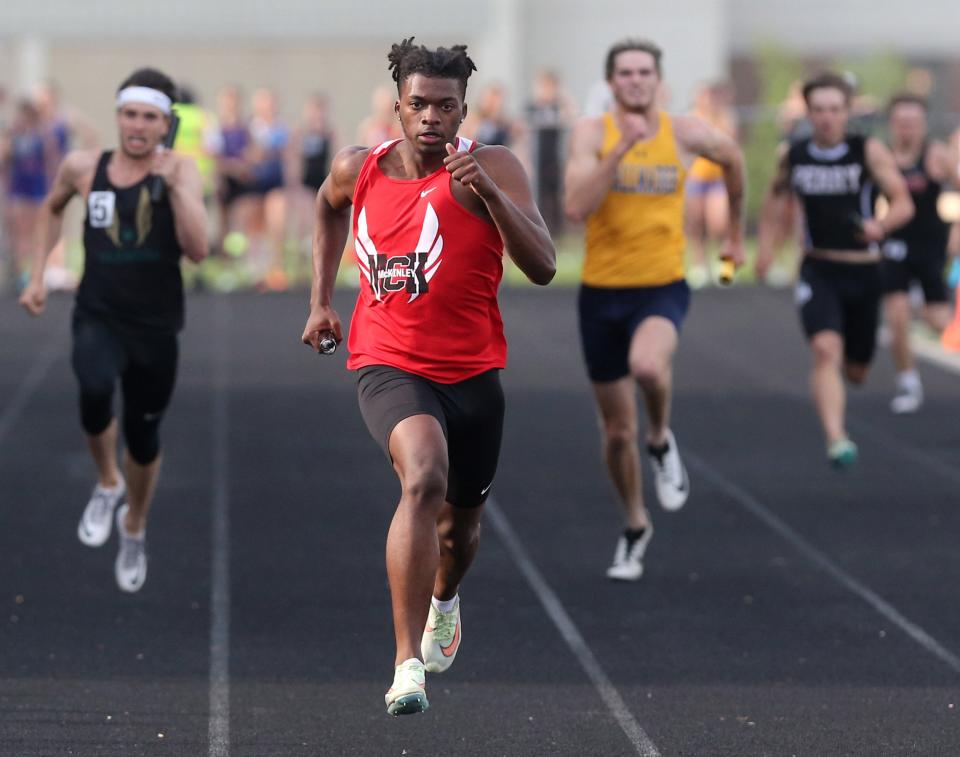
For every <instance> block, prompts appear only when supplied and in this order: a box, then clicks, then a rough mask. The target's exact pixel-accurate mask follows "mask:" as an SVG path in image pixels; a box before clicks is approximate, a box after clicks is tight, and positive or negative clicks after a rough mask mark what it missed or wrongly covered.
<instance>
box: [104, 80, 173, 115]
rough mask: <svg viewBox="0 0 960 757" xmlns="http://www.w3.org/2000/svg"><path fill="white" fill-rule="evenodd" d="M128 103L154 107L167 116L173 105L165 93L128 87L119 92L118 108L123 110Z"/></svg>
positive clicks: (157, 90) (144, 88) (147, 88)
mask: <svg viewBox="0 0 960 757" xmlns="http://www.w3.org/2000/svg"><path fill="white" fill-rule="evenodd" d="M128 103H141V104H143V105H152V106H153V107H154V108H157V109H158V110H161V111H163V113H164V115H167V116H169V115H170V107H171V105H173V103H172V101H171V100H170V98H169V97H167V96H166V95H165V94H163V92H161V91H160V90H159V89H152V88H150V87H126V88H125V89H121V90H120V91H119V92H117V107H118V108H122V107H123V106H124V105H126V104H128Z"/></svg>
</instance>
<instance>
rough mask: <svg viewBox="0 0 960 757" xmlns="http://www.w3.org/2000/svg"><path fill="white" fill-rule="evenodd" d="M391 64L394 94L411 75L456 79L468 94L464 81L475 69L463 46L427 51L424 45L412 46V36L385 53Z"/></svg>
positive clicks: (465, 81)
mask: <svg viewBox="0 0 960 757" xmlns="http://www.w3.org/2000/svg"><path fill="white" fill-rule="evenodd" d="M387 60H388V61H390V66H389V68H390V71H391V72H392V74H393V80H394V81H395V82H396V83H397V92H399V91H400V85H401V84H402V83H403V81H404V80H405V79H406V78H407V77H408V76H410V75H411V74H423V75H424V76H432V77H435V78H438V79H457V80H458V81H459V82H460V84H461V85H462V87H463V93H464V95H466V93H467V79H469V78H470V73H471V72H473V71H476V70H477V67H476V66H475V65H474V64H473V61H472V60H470V56H469V55H467V46H466V45H454V46H453V47H451V48H449V49H447V48H446V47H438V48H437V49H436V50H428V49H427V48H426V47H424V46H423V45H415V44H413V37H410V39H405V40H403V42H401V43H400V44H399V45H393V47H391V48H390V52H389V53H387Z"/></svg>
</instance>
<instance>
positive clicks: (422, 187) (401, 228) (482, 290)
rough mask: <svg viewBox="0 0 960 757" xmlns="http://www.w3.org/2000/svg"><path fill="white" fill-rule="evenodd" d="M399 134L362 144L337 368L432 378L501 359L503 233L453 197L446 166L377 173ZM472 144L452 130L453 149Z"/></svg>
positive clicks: (445, 378)
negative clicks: (343, 356)
mask: <svg viewBox="0 0 960 757" xmlns="http://www.w3.org/2000/svg"><path fill="white" fill-rule="evenodd" d="M399 141H400V140H394V141H392V142H384V143H383V144H382V145H380V146H379V147H377V148H376V149H374V150H371V151H370V155H369V156H367V159H366V161H365V162H364V164H363V168H361V169H360V175H359V176H358V177H357V187H356V190H355V192H354V195H353V206H354V215H353V235H354V241H355V246H356V254H357V266H358V267H359V269H360V296H359V297H358V298H357V305H356V308H355V309H354V312H353V321H352V323H351V325H350V336H349V339H348V341H347V345H348V347H349V349H350V357H349V359H348V360H347V368H349V369H351V370H356V369H358V368H363V367H364V366H368V365H389V366H393V367H394V368H399V369H400V370H403V371H408V372H409V373H413V374H416V375H418V376H423V377H424V378H428V379H430V380H432V381H436V382H438V383H442V384H452V383H456V382H458V381H464V380H465V379H468V378H470V377H471V376H476V375H477V374H479V373H483V372H484V371H488V370H490V369H492V368H503V367H504V366H505V365H506V362H507V342H506V339H504V336H503V321H502V320H501V318H500V309H499V307H498V305H497V288H498V287H499V285H500V279H501V278H502V276H503V240H502V239H501V238H500V234H499V232H498V231H497V229H496V227H495V226H494V225H493V224H492V223H489V222H488V221H484V220H483V219H481V218H478V217H477V216H475V215H474V214H473V213H471V212H470V211H469V210H467V209H466V208H465V207H463V206H462V205H461V204H460V203H459V202H457V201H456V200H455V199H454V197H453V192H452V191H451V189H450V182H451V181H452V179H451V178H450V174H449V173H448V172H447V169H446V167H441V168H439V169H438V170H437V171H435V172H434V173H432V174H430V175H429V176H427V177H425V178H423V179H413V180H405V179H394V178H391V177H389V176H387V175H386V174H384V173H383V171H381V170H380V166H379V160H380V158H382V157H383V156H384V155H386V154H387V153H388V152H389V151H390V150H391V149H393V148H394V147H395V146H396V145H397V143H398V142H399ZM474 146H475V145H474V143H473V142H472V141H470V140H467V139H459V138H458V141H457V147H458V149H459V150H461V151H463V150H466V151H471V150H472V149H473V148H474Z"/></svg>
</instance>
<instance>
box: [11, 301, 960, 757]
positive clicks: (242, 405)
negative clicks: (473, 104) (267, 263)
mask: <svg viewBox="0 0 960 757" xmlns="http://www.w3.org/2000/svg"><path fill="white" fill-rule="evenodd" d="M351 303H352V295H351V294H350V293H345V294H344V295H343V296H342V297H341V298H340V300H339V307H340V312H341V313H342V314H343V315H344V316H347V315H348V314H349V312H350V309H351ZM574 303H575V293H574V291H573V290H569V289H567V290H564V289H553V290H538V291H534V290H528V289H524V290H518V289H507V290H505V291H504V292H503V295H502V305H503V311H504V316H505V320H506V323H507V331H508V337H509V340H510V343H511V364H510V367H509V369H508V370H507V371H506V372H505V373H504V384H505V388H506V392H507V397H508V417H507V425H506V438H505V444H504V451H503V456H502V459H501V464H500V473H499V476H498V479H497V482H496V486H495V487H494V494H495V500H496V504H495V505H494V508H495V510H494V511H490V512H488V513H487V520H486V523H487V527H486V531H485V537H484V542H483V546H482V549H481V553H480V557H479V559H478V561H477V564H476V567H475V569H474V571H473V573H472V574H471V575H470V576H469V578H468V581H467V583H466V584H465V585H464V586H463V588H462V597H463V602H464V605H463V607H464V637H463V638H464V641H463V646H462V648H461V653H460V656H459V657H458V659H457V662H456V665H455V666H454V667H453V669H452V670H451V671H449V672H448V673H446V674H444V675H443V676H429V677H428V681H427V691H428V695H429V698H430V702H431V705H432V706H431V709H430V710H429V711H428V712H427V713H426V714H423V715H418V716H415V717H404V718H396V719H395V718H391V717H389V716H387V715H386V713H385V709H384V705H383V699H382V696H383V692H384V690H385V689H386V687H387V686H388V685H389V683H390V679H391V675H392V656H393V648H392V632H391V626H390V622H389V604H388V593H387V586H386V579H385V570H384V565H383V551H384V539H385V535H386V530H387V526H388V522H389V519H390V517H391V513H392V509H393V506H394V503H395V500H396V498H397V493H398V492H397V485H396V482H395V480H394V477H393V474H392V472H391V470H390V469H389V467H388V466H387V464H386V462H385V461H384V459H383V458H382V456H381V453H380V452H379V450H378V448H377V447H376V445H375V444H374V442H373V441H372V440H371V439H369V437H368V436H367V433H366V431H365V429H364V427H363V425H362V421H361V419H360V415H359V412H358V411H357V408H356V402H355V394H354V381H353V377H352V375H351V374H349V373H347V372H346V371H345V370H344V366H343V362H344V355H343V351H341V352H338V353H337V354H336V355H335V356H333V357H332V358H321V357H319V356H317V355H314V354H312V353H311V352H309V351H308V350H307V349H306V348H304V347H302V346H301V345H300V344H299V335H300V331H301V328H302V325H303V321H304V317H305V315H306V298H305V296H304V295H283V296H269V295H268V296H264V295H253V294H243V295H235V296H229V297H224V296H214V295H196V296H193V297H191V298H190V300H189V318H188V321H189V322H188V328H187V330H186V332H185V334H184V337H183V341H182V363H181V366H182V367H181V373H180V381H179V384H178V387H177V391H176V395H175V398H174V403H173V405H172V408H171V411H170V412H169V414H168V417H167V419H166V421H165V425H164V429H163V431H164V442H165V450H166V458H165V462H164V472H163V476H162V479H161V485H160V488H159V492H158V494H157V498H156V502H155V509H154V511H153V517H152V519H151V521H150V523H151V525H150V530H149V547H150V554H151V562H150V575H149V579H148V581H147V585H146V587H145V588H144V590H143V591H142V592H141V593H140V594H138V595H135V596H127V595H123V594H121V593H120V592H119V591H118V590H117V589H116V588H115V586H114V583H113V576H112V566H113V559H114V556H115V541H111V542H110V543H109V544H108V545H107V546H106V547H104V548H102V549H100V550H91V549H89V548H86V547H84V546H82V545H81V544H80V543H79V542H78V540H77V538H76V533H75V531H76V523H77V519H78V517H79V515H80V512H81V510H82V508H83V505H84V504H85V502H86V498H87V496H88V493H89V489H90V486H91V484H92V476H91V468H90V463H89V461H88V460H87V457H86V453H85V450H84V448H83V442H82V437H81V435H80V431H79V425H78V421H77V410H76V401H75V396H74V394H75V389H74V383H73V377H72V374H71V370H70V364H69V349H68V345H69V339H68V334H69V326H68V324H69V312H70V303H69V301H68V300H67V299H66V298H54V299H53V300H52V301H51V303H50V306H49V308H48V312H47V313H46V314H45V315H44V317H43V318H42V319H40V320H33V319H30V318H28V317H27V316H26V315H23V314H21V313H20V312H19V310H18V309H17V306H16V304H15V302H14V301H13V300H12V299H11V298H9V297H8V298H6V299H4V300H2V301H0V449H2V456H0V497H2V500H0V501H2V508H0V603H2V612H0V754H2V755H13V756H16V757H25V756H27V755H97V756H98V757H104V756H106V755H123V756H127V755H188V756H190V757H198V756H203V757H206V756H207V755H217V756H218V757H220V756H222V755H233V756H240V755H257V756H259V755H282V756H289V755H361V756H364V757H366V756H368V755H369V756H373V757H380V756H381V755H397V756H399V755H410V757H415V756H419V755H423V756H427V755H444V756H449V755H484V756H488V755H489V756H495V755H511V756H512V755H550V756H553V755H586V756H592V755H631V754H638V753H639V754H656V753H659V754H662V755H711V756H713V755H738V756H739V755H827V754H829V755H833V754H842V755H904V754H910V755H914V754H916V755H957V754H960V657H958V656H960V601H958V593H960V592H958V578H960V549H958V546H957V544H958V534H960V424H958V420H960V378H958V377H957V376H956V375H954V374H951V373H948V372H946V371H944V370H941V369H938V368H933V367H929V366H928V367H925V368H924V374H925V377H926V383H927V393H928V404H927V406H926V408H925V410H924V412H923V413H922V414H921V415H918V416H916V417H909V418H897V417H893V416H891V415H890V414H889V413H888V411H887V402H888V399H889V393H890V385H891V378H890V377H891V369H890V365H889V359H888V357H887V356H886V355H881V356H880V358H879V360H878V365H877V368H876V372H875V374H874V375H873V377H872V380H871V382H870V384H869V386H868V387H867V388H866V389H865V390H863V391H862V392H857V393H855V394H854V395H853V396H852V397H851V400H850V416H851V419H852V420H851V423H850V430H851V432H852V434H853V435H854V438H855V439H856V440H857V441H858V442H859V444H860V449H861V453H862V461H861V464H860V465H859V467H858V468H856V469H855V470H853V471H851V472H847V473H837V472H834V471H832V470H830V469H829V468H828V467H827V465H826V463H825V459H824V455H823V449H822V446H823V445H822V442H821V439H820V435H819V431H818V427H817V424H816V421H815V418H814V415H813V411H812V409H811V407H810V403H809V401H808V399H807V392H806V385H807V378H806V371H807V367H806V366H807V356H806V353H805V350H804V348H803V343H802V341H801V338H800V334H799V328H798V325H797V323H796V318H795V315H794V312H793V309H792V306H791V303H790V297H789V295H788V294H787V293H778V292H771V291H765V290H759V289H753V290H751V289H735V290H732V291H710V292H707V293H704V294H700V295H697V296H696V298H695V302H694V307H693V309H692V312H691V315H690V318H689V320H688V325H687V329H686V331H685V333H684V335H683V341H682V346H681V352H680V355H679V358H678V362H677V369H676V386H677V389H676V402H675V413H674V418H675V420H674V429H675V431H676V434H677V438H678V440H679V442H680V447H681V450H682V451H683V452H684V453H685V456H686V461H687V465H688V468H689V469H690V475H691V479H692V491H693V493H692V496H691V498H690V501H689V503H688V505H687V507H686V508H685V509H684V510H683V511H681V512H680V513H676V514H666V513H662V512H659V511H658V510H656V509H655V512H654V517H655V522H656V537H655V538H654V540H653V542H652V545H651V547H650V550H649V552H648V559H647V571H646V575H645V576H644V578H643V580H642V581H641V582H640V583H638V584H632V585H623V584H612V583H608V582H607V581H606V580H605V579H604V577H603V573H604V569H605V568H606V567H607V564H608V560H609V558H610V556H611V554H612V550H613V547H614V541H615V538H616V535H617V532H618V516H617V510H616V507H615V504H614V500H613V496H612V492H611V488H610V486H609V485H608V482H607V480H606V477H605V473H604V470H603V468H602V467H601V463H600V459H599V453H598V444H597V441H598V438H597V437H598V435H597V431H596V425H595V420H594V415H593V409H592V404H591V399H590V395H589V389H588V385H587V383H586V380H585V378H584V375H583V371H582V368H581V365H580V357H579V347H578V343H577V338H576V327H575V319H574V307H575V304H574ZM497 515H499V516H501V517H496V516H497ZM114 539H115V537H114Z"/></svg>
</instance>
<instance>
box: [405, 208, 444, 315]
mask: <svg viewBox="0 0 960 757" xmlns="http://www.w3.org/2000/svg"><path fill="white" fill-rule="evenodd" d="M415 252H425V253H427V260H426V262H425V263H424V266H423V279H424V280H425V281H426V283H427V284H429V283H430V279H432V278H433V276H434V274H435V273H436V272H437V269H438V268H440V263H442V262H443V261H442V260H440V255H441V253H442V252H443V237H442V236H440V220H439V219H438V218H437V211H435V210H434V209H433V205H431V204H430V203H429V202H428V203H427V212H426V215H424V217H423V228H422V229H421V230H420V241H419V242H417V249H416V250H415ZM411 258H412V259H413V266H412V270H411V276H412V277H413V280H414V282H415V283H416V286H417V289H416V291H415V292H414V293H413V294H411V295H410V299H409V300H407V302H408V303H409V302H413V301H414V300H415V299H417V297H419V296H420V277H419V276H417V275H416V272H417V266H418V265H419V264H420V260H421V257H420V256H419V255H411Z"/></svg>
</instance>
